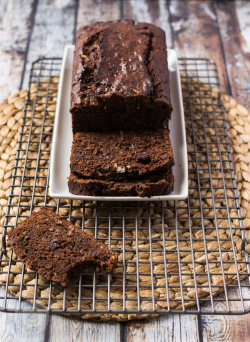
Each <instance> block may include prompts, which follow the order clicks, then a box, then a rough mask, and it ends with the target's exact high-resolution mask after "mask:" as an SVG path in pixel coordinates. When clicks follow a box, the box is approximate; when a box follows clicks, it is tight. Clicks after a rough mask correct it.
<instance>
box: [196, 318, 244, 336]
mask: <svg viewBox="0 0 250 342" xmlns="http://www.w3.org/2000/svg"><path fill="white" fill-rule="evenodd" d="M202 333H203V342H224V341H227V342H236V341H237V342H238V341H240V342H248V341H249V339H250V315H246V316H225V315H224V316H206V320H205V321H203V323H202Z"/></svg>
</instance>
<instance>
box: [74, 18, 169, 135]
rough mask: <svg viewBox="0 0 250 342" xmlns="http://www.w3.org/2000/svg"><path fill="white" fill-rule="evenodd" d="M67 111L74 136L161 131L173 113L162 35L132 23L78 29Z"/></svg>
mask: <svg viewBox="0 0 250 342" xmlns="http://www.w3.org/2000/svg"><path fill="white" fill-rule="evenodd" d="M70 111H71V114H72V123H73V133H76V132H81V131H111V130H114V131H116V130H134V129H136V130H138V129H140V130H145V129H148V130H151V129H157V128H161V127H162V124H163V122H165V121H166V120H168V119H170V116H171V112H172V106H171V103H170V90H169V72H168V64H167V52H166V37H165V33H164V31H162V30H161V29H160V28H159V27H157V26H155V25H151V24H147V23H135V22H134V21H132V20H122V21H117V22H105V23H101V22H99V23H94V24H91V25H88V26H83V27H81V28H80V29H79V30H78V31H77V34H76V46H75V53H74V63H73V77H72V92H71V110H70Z"/></svg>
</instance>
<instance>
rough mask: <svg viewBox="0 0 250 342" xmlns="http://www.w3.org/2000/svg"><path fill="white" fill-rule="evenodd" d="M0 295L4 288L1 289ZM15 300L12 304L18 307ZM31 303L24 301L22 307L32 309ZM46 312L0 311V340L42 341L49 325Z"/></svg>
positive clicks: (8, 341) (4, 341)
mask: <svg viewBox="0 0 250 342" xmlns="http://www.w3.org/2000/svg"><path fill="white" fill-rule="evenodd" d="M0 295H1V296H2V295H3V290H2V289H0ZM17 304H18V303H17V301H15V300H13V302H12V303H11V305H8V306H10V307H11V308H12V309H15V308H16V307H17ZM31 307H32V306H31V305H30V304H28V303H25V302H24V303H23V304H22V308H23V309H24V310H25V309H26V310H30V309H31ZM46 318H47V315H46V314H20V313H5V312H0V341H1V342H10V341H11V342H42V341H44V334H45V330H46V326H47V320H46Z"/></svg>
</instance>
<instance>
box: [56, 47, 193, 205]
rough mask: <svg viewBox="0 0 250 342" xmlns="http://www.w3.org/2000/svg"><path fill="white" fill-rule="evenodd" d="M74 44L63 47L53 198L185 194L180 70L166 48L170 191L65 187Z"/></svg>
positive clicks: (175, 197)
mask: <svg viewBox="0 0 250 342" xmlns="http://www.w3.org/2000/svg"><path fill="white" fill-rule="evenodd" d="M73 54H74V46H73V45H69V46H66V47H65V50H64V55H63V62H62V70H61V75H60V82H59V88H58V98H57V107H56V116H55V126H54V132H53V140H52V149H51V160H50V182H49V194H50V196H51V197H54V198H71V199H82V200H100V201H110V200H111V201H148V200H150V201H157V200H181V199H185V198H187V196H188V163H187V146H186V135H185V121H184V112H183V104H182V94H181V83H180V74H179V70H178V61H177V55H176V52H175V51H174V50H171V49H168V66H169V72H170V92H171V102H172V106H173V108H174V109H173V113H172V120H171V121H170V124H169V128H170V139H171V142H172V145H173V151H174V160H175V166H174V168H173V173H174V178H175V183H174V191H173V192H171V194H169V195H165V196H153V197H150V198H148V197H135V196H134V197H125V196H124V197H102V196H77V195H73V194H71V193H70V192H69V190H68V177H69V174H70V153H71V145H72V141H73V134H72V128H71V127H72V125H71V115H70V112H69V109H70V93H71V77H72V66H73Z"/></svg>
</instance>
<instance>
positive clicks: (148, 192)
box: [68, 169, 174, 197]
mask: <svg viewBox="0 0 250 342" xmlns="http://www.w3.org/2000/svg"><path fill="white" fill-rule="evenodd" d="M68 186H69V191H70V192H71V193H72V194H75V195H80V196H141V197H152V196H161V195H167V194H169V193H170V192H172V191H173V189H174V176H173V172H172V169H170V170H168V172H167V173H164V174H160V175H155V176H151V177H149V178H147V179H145V180H141V181H138V180H135V181H124V182H117V181H105V180H100V179H82V178H79V177H77V176H76V175H73V174H71V175H70V177H69V181H68Z"/></svg>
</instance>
